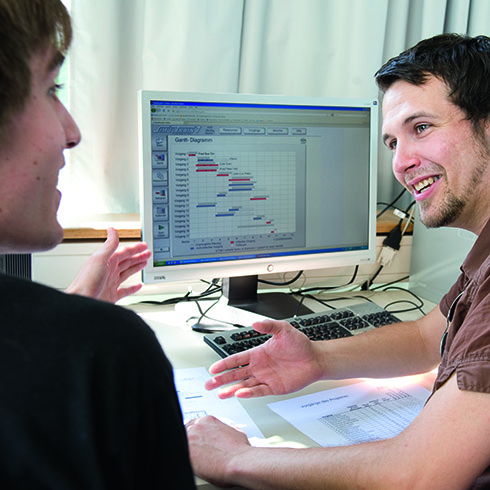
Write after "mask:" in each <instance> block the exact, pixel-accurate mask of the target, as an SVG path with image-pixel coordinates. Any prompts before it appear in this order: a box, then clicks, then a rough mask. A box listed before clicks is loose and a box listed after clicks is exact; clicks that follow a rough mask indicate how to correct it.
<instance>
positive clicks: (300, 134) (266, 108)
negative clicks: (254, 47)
mask: <svg viewBox="0 0 490 490" xmlns="http://www.w3.org/2000/svg"><path fill="white" fill-rule="evenodd" d="M139 117H140V159H141V162H140V170H141V182H140V184H141V185H140V189H141V196H140V199H141V220H142V236H143V240H145V241H146V242H147V243H148V246H149V248H150V249H151V251H152V259H151V260H150V262H149V264H148V266H147V267H146V268H145V269H144V271H143V281H144V282H145V283H155V282H163V283H169V282H174V281H197V280H199V279H205V280H206V279H207V280H212V279H215V278H222V279H223V281H224V282H223V286H224V293H225V296H226V297H227V298H228V301H229V304H232V305H234V306H239V307H242V308H245V309H248V310H250V311H254V312H257V313H260V314H262V315H265V316H270V317H273V318H287V317H290V316H293V315H294V314H295V313H297V312H298V310H297V303H296V300H294V298H292V297H291V296H290V295H282V296H281V295H279V296H278V295H277V293H262V292H259V293H257V277H258V276H265V275H267V274H270V273H276V272H286V271H299V270H308V269H323V268H327V267H330V266H332V267H338V266H344V265H356V264H364V263H369V262H373V261H374V260H375V238H376V230H375V212H376V162H377V151H376V148H377V129H378V105H377V102H376V100H368V99H362V100H359V99H355V100H351V99H331V98H313V97H289V96H268V95H250V94H205V93H174V92H160V91H141V92H140V95H139ZM289 301H291V302H292V303H291V304H289ZM303 311H304V310H303Z"/></svg>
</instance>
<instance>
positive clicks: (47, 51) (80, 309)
mask: <svg viewBox="0 0 490 490" xmlns="http://www.w3.org/2000/svg"><path fill="white" fill-rule="evenodd" d="M70 40H71V24H70V18H69V15H68V13H67V11H66V9H65V7H64V6H63V4H62V3H61V2H60V1H59V0H0V253H18V252H33V251H38V250H46V249H49V248H51V247H53V246H55V245H56V244H57V243H58V242H59V241H60V240H61V239H62V236H63V230H62V228H61V226H60V225H59V223H58V222H57V219H56V212H57V209H58V205H59V201H60V197H61V196H60V193H59V191H58V190H57V189H56V185H57V180H58V172H59V170H60V169H61V168H62V167H63V165H64V157H63V152H64V150H65V149H69V148H73V147H74V146H76V145H77V144H78V143H79V141H80V132H79V130H78V127H77V125H76V124H75V122H74V120H73V119H72V117H71V116H70V114H69V113H68V112H67V110H66V109H65V108H64V107H63V105H62V104H61V102H60V100H59V99H58V97H57V95H56V93H57V86H56V82H55V80H56V77H57V74H58V70H59V68H60V64H61V62H62V60H63V57H64V55H65V53H66V50H67V49H68V47H69V44H70ZM117 245H118V239H117V234H116V232H115V230H109V238H108V241H107V243H106V244H105V245H104V246H103V247H102V250H101V251H100V253H97V254H95V255H94V256H93V257H92V258H91V259H90V260H89V263H88V265H87V266H86V267H85V268H84V269H83V271H82V272H81V274H80V276H79V277H78V278H77V279H76V280H75V282H74V283H73V285H72V286H71V288H70V292H72V293H79V294H84V295H85V296H92V297H97V298H100V299H104V300H106V301H95V300H94V299H91V298H86V297H82V296H80V295H79V294H66V293H61V292H58V291H55V290H53V289H51V288H48V287H44V286H41V285H38V284H35V283H32V282H29V281H23V280H21V279H17V278H14V277H9V276H6V275H0V310H1V311H2V317H1V320H0V454H1V457H0V475H1V477H0V480H1V486H2V488H16V489H36V488H52V489H60V490H63V489H67V490H68V489H70V490H71V489H75V488H87V489H106V488H117V489H118V490H121V489H138V490H139V489H150V488H151V489H153V488H155V489H156V488H162V489H163V488H172V489H191V488H195V485H194V477H193V474H192V469H191V466H190V461H189V454H188V446H187V439H186V433H185V429H184V426H183V423H182V413H181V411H180V406H179V402H178V398H177V395H176V392H175V387H174V381H173V373H172V368H171V365H170V363H169V361H168V360H167V358H166V357H165V355H164V353H163V352H162V349H161V347H160V345H159V343H158V341H157V339H156V337H155V335H154V333H153V332H152V331H151V329H150V328H149V327H148V326H147V325H146V324H145V323H144V322H143V321H142V320H141V319H140V318H139V317H138V316H137V315H135V314H134V313H132V312H130V311H128V310H125V309H123V308H119V307H117V306H114V305H113V304H111V303H110V302H112V301H116V300H117V299H119V298H120V297H122V296H125V295H127V294H130V293H131V292H134V289H132V288H129V289H125V288H124V287H120V286H121V282H122V280H124V278H125V277H127V276H128V275H131V273H132V272H134V271H135V270H139V269H140V268H141V263H143V262H145V261H146V259H147V258H148V254H147V251H146V246H144V245H143V246H135V248H130V249H129V251H128V250H126V252H122V253H119V252H116V248H117Z"/></svg>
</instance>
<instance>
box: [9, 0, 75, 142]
mask: <svg viewBox="0 0 490 490" xmlns="http://www.w3.org/2000/svg"><path fill="white" fill-rule="evenodd" d="M71 38H72V28H71V21H70V15H69V14H68V12H67V10H66V8H65V6H64V5H63V3H62V2H61V1H60V0H0V145H2V143H3V142H4V141H3V140H4V138H5V130H6V126H7V124H8V123H9V122H10V120H11V119H12V117H13V116H14V115H15V114H16V113H17V112H19V111H21V110H22V109H23V107H24V105H25V103H26V101H27V99H28V97H29V94H30V90H31V69H30V62H31V59H32V56H33V55H34V54H35V53H36V52H38V51H40V50H41V49H46V48H48V47H49V46H53V47H54V48H55V50H56V52H57V55H58V57H59V59H60V60H61V59H63V57H64V56H65V55H66V52H67V50H68V47H69V46H70V42H71Z"/></svg>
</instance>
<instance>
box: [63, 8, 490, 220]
mask: <svg viewBox="0 0 490 490" xmlns="http://www.w3.org/2000/svg"><path fill="white" fill-rule="evenodd" d="M71 14H72V19H73V23H74V41H73V45H72V49H71V51H70V56H69V66H68V73H69V75H68V76H69V83H68V90H69V96H70V103H69V105H70V107H69V108H70V111H71V113H72V114H73V116H74V118H75V120H76V121H77V123H78V125H79V126H80V130H81V132H82V142H81V144H80V145H79V146H78V147H77V148H76V149H74V150H70V151H69V152H68V154H69V156H68V157H67V160H68V164H67V165H66V167H65V169H63V171H62V175H61V178H60V186H61V189H62V191H63V201H62V207H61V209H60V218H61V221H62V224H64V225H65V226H73V225H74V226H76V224H77V220H78V219H80V217H81V216H86V215H91V214H105V213H136V212H138V211H139V197H138V194H139V186H138V174H139V169H138V117H137V91H138V90H140V89H154V90H171V91H173V90H176V91H199V92H232V93H234V92H240V93H260V94H285V95H299V96H327V97H362V98H375V97H379V94H378V90H377V88H376V85H375V83H374V79H373V75H374V73H375V72H376V70H377V69H378V68H379V67H380V66H381V65H382V64H383V63H384V62H385V61H386V60H388V59H389V58H391V57H392V56H395V55H397V54H398V53H399V52H400V51H402V50H403V49H406V48H407V47H409V46H411V45H413V44H415V43H416V42H417V41H419V40H421V39H423V38H425V37H430V36H432V35H435V34H438V33H442V32H459V33H468V34H471V35H476V34H487V35H488V34H490V26H489V23H488V19H490V2H488V0H343V1H342V2H339V1H338V0H104V1H103V2H101V1H100V0H71ZM380 124H381V121H380ZM381 146H382V145H380V151H379V162H378V201H387V200H391V199H392V198H393V197H394V196H395V195H396V194H398V192H399V191H400V189H401V187H400V186H399V184H397V183H396V182H395V180H394V178H393V176H392V173H391V162H390V155H389V152H388V151H387V150H386V151H385V150H384V149H383V148H381Z"/></svg>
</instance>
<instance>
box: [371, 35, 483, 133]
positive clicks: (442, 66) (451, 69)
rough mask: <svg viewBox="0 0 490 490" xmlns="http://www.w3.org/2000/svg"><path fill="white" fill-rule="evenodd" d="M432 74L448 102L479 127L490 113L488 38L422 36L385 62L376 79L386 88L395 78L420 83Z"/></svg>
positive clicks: (415, 83)
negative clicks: (444, 87) (445, 91)
mask: <svg viewBox="0 0 490 490" xmlns="http://www.w3.org/2000/svg"><path fill="white" fill-rule="evenodd" d="M431 76H433V77H436V78H438V79H440V80H442V81H443V82H444V83H445V84H446V85H447V86H448V88H449V98H450V100H451V102H452V103H453V104H455V105H457V106H459V107H460V108H461V109H462V110H463V112H464V113H465V114H466V117H467V118H468V119H469V120H471V121H472V123H473V126H474V127H475V129H478V128H480V127H481V123H482V122H483V121H484V120H486V119H487V118H488V117H489V115H490V38H488V37H487V36H476V37H470V36H466V35H459V34H440V35H437V36H434V37H432V38H430V39H425V40H423V41H420V42H419V43H418V44H416V45H415V46H414V47H412V48H410V49H408V50H406V51H404V52H403V53H401V54H400V55H398V56H396V57H395V58H392V59H391V60H389V61H388V62H387V63H385V64H384V65H383V66H382V67H381V68H380V69H379V70H378V72H377V73H376V74H375V79H376V83H377V84H378V87H379V88H380V89H381V90H382V91H383V92H386V90H387V89H388V88H389V87H390V86H391V85H392V84H393V83H394V82H396V81H397V80H403V81H406V82H408V83H411V84H413V85H423V84H424V83H425V82H426V81H427V80H428V79H429V77H431Z"/></svg>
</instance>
